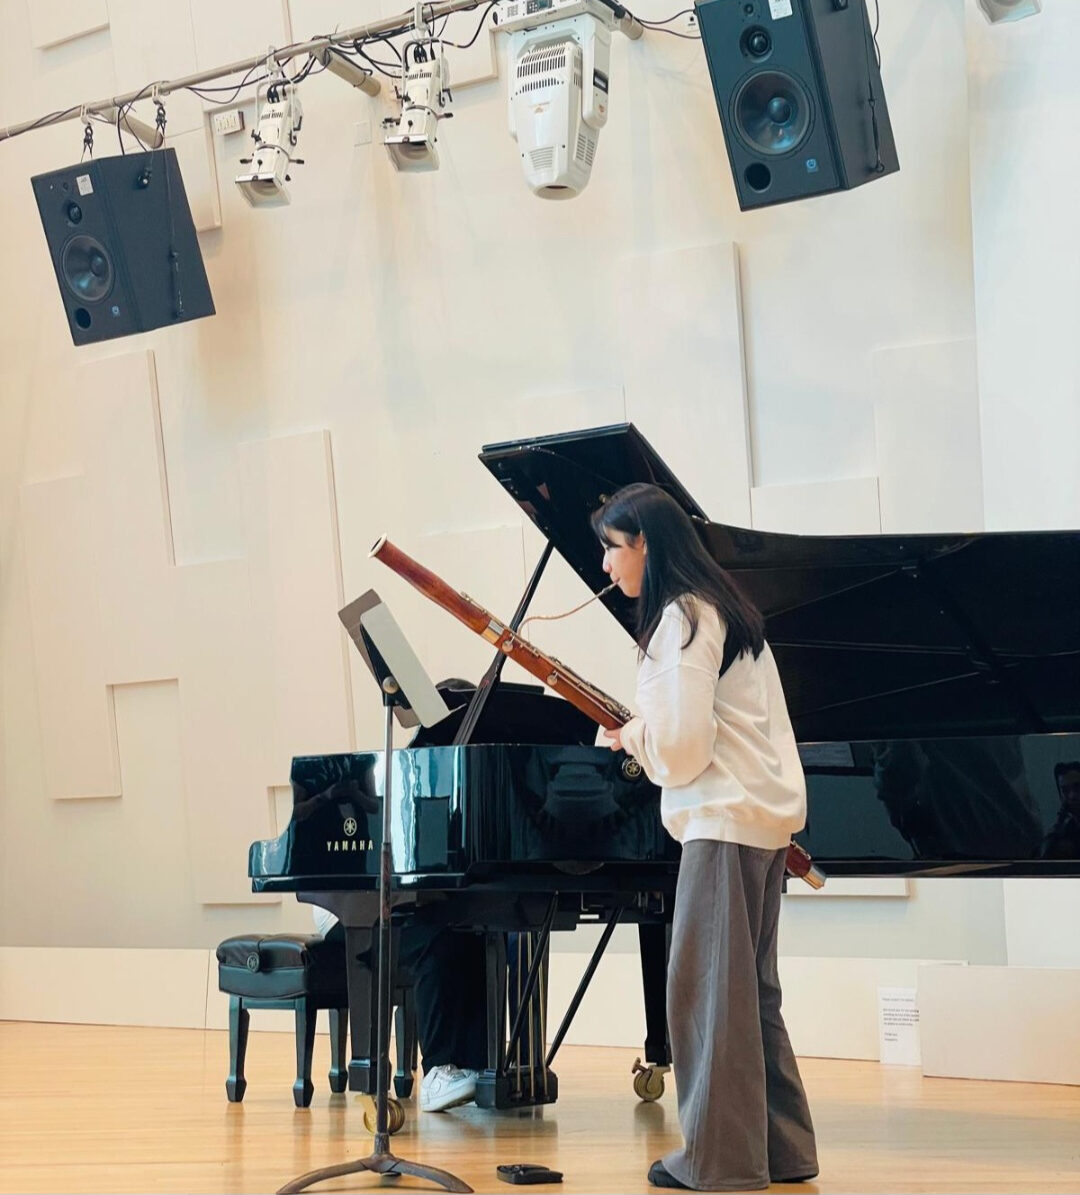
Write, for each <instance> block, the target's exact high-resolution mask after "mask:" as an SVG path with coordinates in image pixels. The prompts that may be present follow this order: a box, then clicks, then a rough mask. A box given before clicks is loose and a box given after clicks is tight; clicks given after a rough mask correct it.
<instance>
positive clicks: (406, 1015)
mask: <svg viewBox="0 0 1080 1195" xmlns="http://www.w3.org/2000/svg"><path fill="white" fill-rule="evenodd" d="M415 1001H416V997H415V996H414V995H413V990H412V988H411V987H406V988H402V990H401V995H400V1003H399V1004H398V1007H397V1014H396V1017H395V1020H394V1032H395V1034H396V1037H397V1070H396V1071H395V1072H394V1093H395V1094H396V1095H397V1097H398V1099H399V1100H407V1099H408V1098H409V1096H410V1095H412V1089H413V1076H414V1075H415V1074H416V1065H417V1053H418V1052H417V1042H416V1002H415Z"/></svg>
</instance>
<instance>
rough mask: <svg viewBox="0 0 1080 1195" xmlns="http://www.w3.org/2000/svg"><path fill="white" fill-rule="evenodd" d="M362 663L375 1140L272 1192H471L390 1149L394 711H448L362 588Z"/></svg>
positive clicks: (356, 631)
mask: <svg viewBox="0 0 1080 1195" xmlns="http://www.w3.org/2000/svg"><path fill="white" fill-rule="evenodd" d="M338 617H339V618H340V619H341V621H342V622H343V623H344V624H345V629H346V630H347V631H348V632H349V635H350V636H351V638H352V640H353V642H354V643H355V644H356V646H357V648H358V649H359V651H360V654H361V655H362V656H363V657H364V662H365V663H366V664H367V666H368V668H369V669H370V670H371V674H372V676H373V677H374V678H375V681H376V683H377V684H378V686H379V689H380V691H381V692H382V699H383V708H384V709H385V710H386V723H385V737H384V740H383V746H384V755H383V764H384V785H383V803H382V846H381V847H380V850H379V995H378V1048H379V1054H378V1061H377V1074H376V1086H375V1140H374V1147H373V1150H372V1152H371V1153H370V1154H369V1155H368V1156H367V1157H366V1158H359V1159H358V1160H357V1161H355V1162H342V1163H340V1164H339V1165H337V1166H324V1167H323V1168H322V1169H321V1170H312V1171H310V1172H309V1173H307V1174H302V1175H301V1176H300V1177H299V1178H295V1179H293V1180H292V1182H290V1183H286V1184H285V1186H283V1187H282V1188H281V1189H280V1191H279V1192H278V1195H292V1193H293V1192H296V1191H303V1190H304V1189H305V1188H307V1187H310V1186H313V1185H314V1184H315V1183H318V1182H322V1181H323V1180H324V1179H328V1178H339V1177H340V1176H341V1175H344V1174H355V1173H357V1172H359V1171H363V1170H366V1171H369V1172H370V1173H372V1174H385V1175H387V1176H389V1177H391V1178H396V1177H398V1176H400V1175H404V1174H413V1175H415V1176H416V1177H417V1178H426V1179H430V1180H431V1182H433V1183H437V1184H438V1185H439V1186H440V1187H442V1188H443V1189H444V1190H447V1191H454V1192H463V1193H471V1192H472V1187H470V1186H468V1184H466V1183H464V1182H462V1180H461V1179H460V1178H457V1177H456V1176H455V1175H453V1174H451V1173H450V1172H449V1171H447V1170H438V1169H436V1168H435V1167H434V1166H422V1165H421V1164H420V1163H419V1162H408V1161H406V1160H405V1159H404V1158H398V1157H395V1156H394V1155H393V1154H392V1153H391V1152H390V1131H389V1127H388V1111H387V1108H388V1100H389V1096H390V1092H389V1088H390V1004H391V997H392V985H393V970H394V969H393V959H392V958H391V942H390V870H391V850H390V805H391V801H390V796H391V793H392V791H393V748H394V741H393V739H394V716H395V714H396V715H397V718H398V721H399V722H400V723H401V725H403V726H416V725H417V724H418V723H421V722H422V723H423V724H424V725H425V726H431V725H434V723H435V722H438V721H439V720H440V719H442V718H444V717H445V716H446V715H447V714H448V713H449V712H450V710H449V709H448V707H447V705H446V703H445V702H444V701H443V699H442V698H441V697H440V696H439V693H438V691H437V690H436V688H435V686H434V685H433V684H432V683H431V680H430V679H429V678H428V675H427V673H426V672H425V671H424V668H423V665H422V664H421V663H420V661H419V660H418V659H417V658H416V655H415V653H414V652H413V650H412V648H411V647H410V646H409V643H408V640H406V638H405V636H404V635H403V634H402V633H401V629H400V628H399V627H398V625H397V623H396V622H395V621H394V618H393V616H392V615H391V613H390V611H389V610H388V609H387V608H386V606H384V605H383V603H382V602H381V601H380V600H379V595H378V594H377V593H376V592H375V591H374V590H373V589H369V590H368V592H367V593H365V594H363V595H362V596H361V597H359V598H357V599H356V601H355V602H350V603H349V605H348V606H346V607H345V608H344V609H343V610H341V611H340V612H339V615H338Z"/></svg>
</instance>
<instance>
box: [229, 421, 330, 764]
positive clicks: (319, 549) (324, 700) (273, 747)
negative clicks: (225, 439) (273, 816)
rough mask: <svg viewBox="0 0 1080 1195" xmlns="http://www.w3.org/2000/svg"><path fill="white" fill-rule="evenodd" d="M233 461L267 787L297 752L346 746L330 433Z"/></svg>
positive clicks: (256, 446) (275, 444)
mask: <svg viewBox="0 0 1080 1195" xmlns="http://www.w3.org/2000/svg"><path fill="white" fill-rule="evenodd" d="M239 466H240V487H241V503H242V507H243V516H244V538H245V543H246V547H247V561H248V568H249V574H250V577H251V596H252V602H253V612H252V613H253V619H252V630H253V631H254V635H255V641H256V650H257V654H258V657H259V668H260V670H261V673H262V676H263V677H264V678H265V681H264V683H265V684H266V685H267V686H268V696H269V709H268V716H269V719H270V721H269V726H268V732H269V733H268V736H267V739H266V744H267V746H268V748H269V751H270V754H269V756H268V758H267V759H266V760H265V761H264V763H263V765H262V768H261V770H260V775H261V776H262V779H263V783H264V786H271V785H277V784H284V783H286V782H287V781H288V778H289V763H290V760H291V758H292V756H293V755H294V754H295V755H315V754H324V753H328V752H334V751H348V750H350V749H351V747H352V744H353V737H352V703H351V690H350V683H349V674H348V667H347V662H346V655H345V646H346V637H345V631H344V629H343V627H342V625H341V622H340V620H339V619H338V617H337V612H338V610H340V609H341V607H342V606H343V605H344V604H345V603H344V599H343V596H342V587H341V558H340V552H339V548H338V535H337V521H336V513H335V498H334V476H333V467H332V464H331V458H330V434H329V432H325V431H317V432H309V433H307V434H303V435H295V436H282V437H278V438H274V439H268V440H257V441H254V442H252V443H249V444H243V445H241V447H240V449H239Z"/></svg>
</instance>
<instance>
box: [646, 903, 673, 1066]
mask: <svg viewBox="0 0 1080 1195" xmlns="http://www.w3.org/2000/svg"><path fill="white" fill-rule="evenodd" d="M638 946H639V949H640V951H641V989H642V994H643V996H644V998H645V1061H646V1062H647V1063H649V1064H650V1065H651V1066H670V1065H671V1046H670V1045H669V1044H668V1032H667V967H668V953H669V951H670V950H671V923H670V922H663V923H661V924H655V923H653V924H648V923H646V922H642V923H641V924H640V925H639V926H638Z"/></svg>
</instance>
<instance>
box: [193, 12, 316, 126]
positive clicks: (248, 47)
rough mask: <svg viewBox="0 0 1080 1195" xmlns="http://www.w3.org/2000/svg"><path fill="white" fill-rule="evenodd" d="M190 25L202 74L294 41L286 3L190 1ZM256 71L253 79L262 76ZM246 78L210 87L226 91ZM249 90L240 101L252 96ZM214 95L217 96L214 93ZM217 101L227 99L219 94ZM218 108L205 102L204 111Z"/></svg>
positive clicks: (240, 77)
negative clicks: (226, 88) (213, 68)
mask: <svg viewBox="0 0 1080 1195" xmlns="http://www.w3.org/2000/svg"><path fill="white" fill-rule="evenodd" d="M190 4H191V24H192V28H193V29H194V30H195V59H196V62H197V64H198V69H199V70H209V69H210V68H211V67H219V66H228V65H229V64H230V63H232V62H240V61H243V60H244V59H247V58H250V57H252V56H253V55H255V54H259V53H266V54H269V51H270V47H271V46H275V47H281V46H287V45H288V44H289V43H290V42H291V41H292V34H291V33H290V31H289V29H290V22H289V13H288V7H287V4H286V0H229V3H228V4H221V3H220V0H190ZM262 73H263V72H262V71H261V70H257V71H254V72H253V73H252V78H255V77H257V76H258V75H260V74H262ZM242 78H243V74H240V75H236V76H233V77H232V78H231V79H216V80H215V81H214V82H213V84H208V86H214V87H226V86H232V85H235V84H237V83H239V82H240V80H241V79H242ZM253 91H254V88H251V89H248V90H246V91H245V92H244V93H243V94H242V95H241V97H240V98H241V99H243V98H245V97H248V96H250V95H251V94H252V92H253ZM211 94H212V95H213V94H214V93H211ZM214 98H215V99H216V100H220V99H222V98H228V93H227V92H225V93H219V94H217V95H216V96H215V97H214ZM216 106H217V105H216V104H215V103H214V102H212V101H210V100H206V101H204V107H206V108H209V109H213V108H215V107H216Z"/></svg>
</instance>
